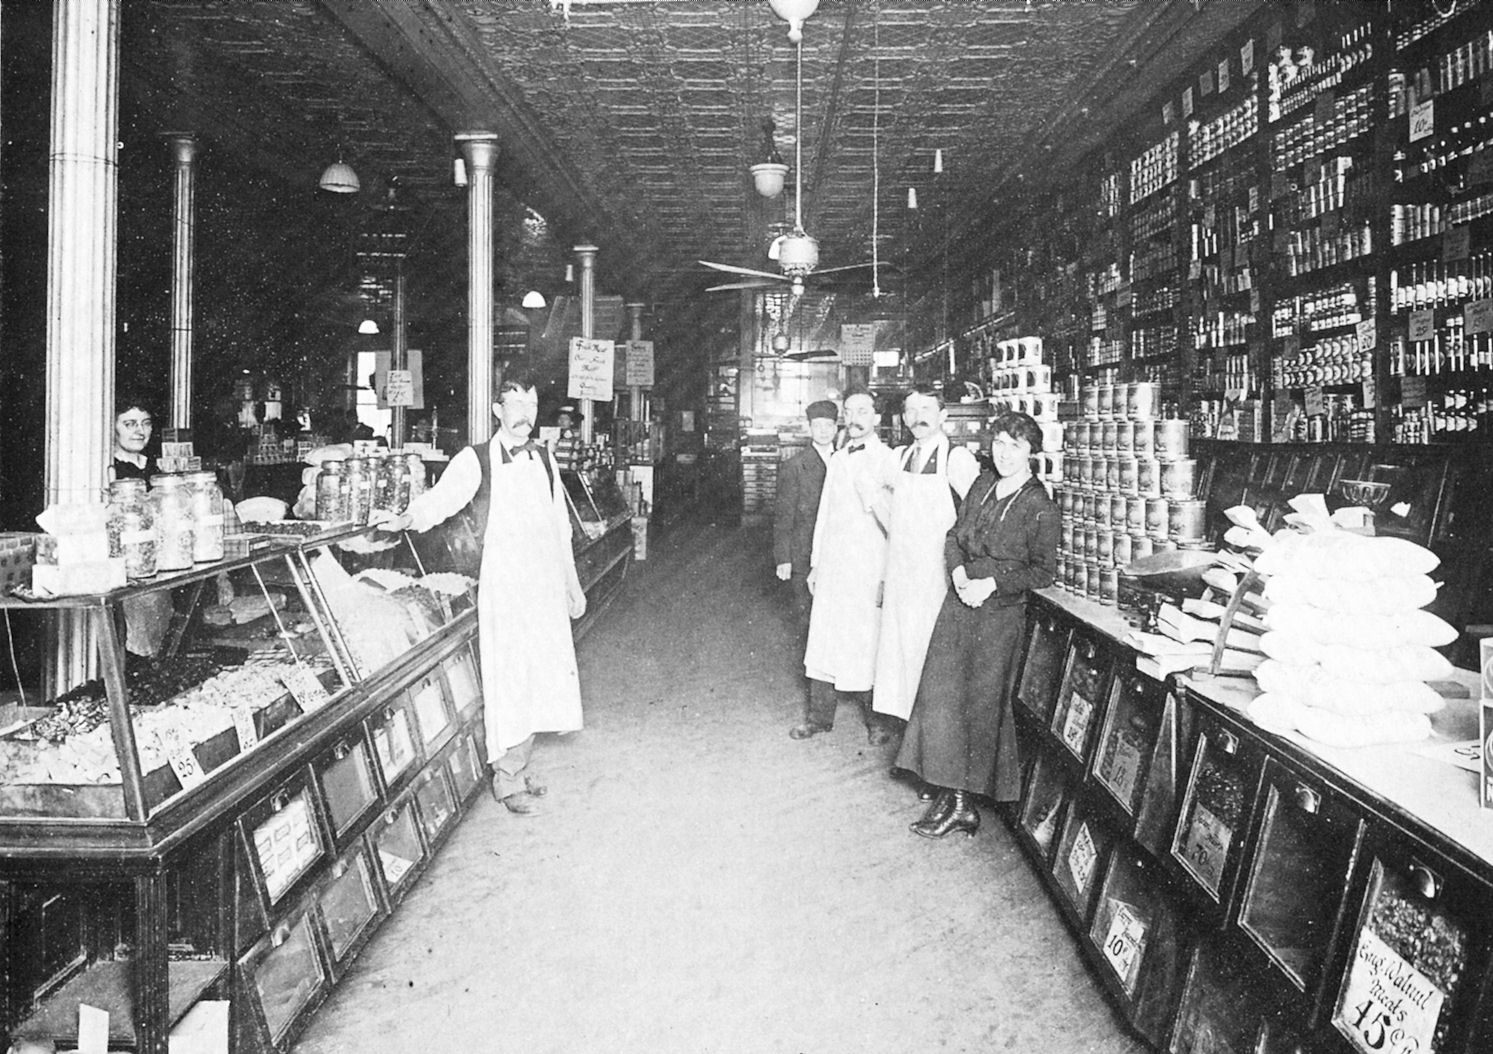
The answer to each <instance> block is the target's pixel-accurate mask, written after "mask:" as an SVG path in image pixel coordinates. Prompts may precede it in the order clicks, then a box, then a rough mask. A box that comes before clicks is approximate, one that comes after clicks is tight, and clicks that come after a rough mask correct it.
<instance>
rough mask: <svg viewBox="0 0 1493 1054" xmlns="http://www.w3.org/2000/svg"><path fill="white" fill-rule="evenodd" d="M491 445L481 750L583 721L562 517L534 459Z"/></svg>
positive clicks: (493, 750)
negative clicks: (510, 455) (506, 455)
mask: <svg viewBox="0 0 1493 1054" xmlns="http://www.w3.org/2000/svg"><path fill="white" fill-rule="evenodd" d="M502 458H503V455H502V452H501V451H500V450H498V449H497V443H496V442H494V443H493V446H492V501H491V503H490V504H489V507H488V513H487V533H486V534H484V535H483V540H482V573H481V579H480V581H481V587H480V588H479V590H478V593H477V604H478V612H477V615H478V618H477V626H478V638H479V645H480V648H481V652H482V699H483V703H482V712H483V718H484V721H485V724H486V727H487V756H488V758H489V759H492V758H496V757H498V756H499V755H500V754H501V753H502V752H503V751H505V750H507V749H508V748H509V747H511V746H513V745H514V744H516V743H522V742H523V741H524V740H525V739H527V738H528V737H529V736H531V735H533V734H534V733H535V732H570V731H574V730H575V729H578V728H580V727H581V681H580V674H579V673H578V672H577V671H576V665H575V642H574V640H573V638H572V637H571V633H570V612H569V602H568V600H567V599H566V592H565V589H566V583H567V581H568V580H569V576H570V568H571V566H572V561H573V559H574V557H573V556H572V555H571V551H570V539H569V537H568V536H567V534H568V532H567V531H566V527H567V526H568V520H562V519H560V517H562V516H566V515H568V514H567V513H566V512H565V507H564V504H563V501H564V499H563V498H562V499H560V501H561V504H560V506H559V508H558V509H557V508H556V495H555V492H554V491H553V490H552V489H551V487H550V480H549V475H548V473H546V472H545V469H544V465H543V464H542V463H540V461H539V460H538V459H537V458H532V457H520V458H518V459H517V460H514V461H510V462H508V463H507V464H504V463H503V460H502Z"/></svg>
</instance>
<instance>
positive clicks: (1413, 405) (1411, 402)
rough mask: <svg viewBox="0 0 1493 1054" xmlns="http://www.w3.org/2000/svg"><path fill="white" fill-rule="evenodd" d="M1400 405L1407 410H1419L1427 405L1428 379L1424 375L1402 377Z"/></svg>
mask: <svg viewBox="0 0 1493 1054" xmlns="http://www.w3.org/2000/svg"><path fill="white" fill-rule="evenodd" d="M1400 405H1401V406H1403V407H1404V408H1405V409H1407V410H1417V409H1419V408H1420V407H1422V406H1425V405H1426V379H1425V378H1424V377H1402V378H1400Z"/></svg>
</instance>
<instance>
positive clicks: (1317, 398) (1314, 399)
mask: <svg viewBox="0 0 1493 1054" xmlns="http://www.w3.org/2000/svg"><path fill="white" fill-rule="evenodd" d="M1304 395H1305V399H1306V416H1308V417H1318V416H1320V415H1321V414H1325V413H1326V412H1327V400H1326V399H1324V398H1323V396H1322V386H1321V385H1320V384H1314V385H1312V386H1311V387H1310V388H1308V389H1307V390H1306V392H1305V393H1304Z"/></svg>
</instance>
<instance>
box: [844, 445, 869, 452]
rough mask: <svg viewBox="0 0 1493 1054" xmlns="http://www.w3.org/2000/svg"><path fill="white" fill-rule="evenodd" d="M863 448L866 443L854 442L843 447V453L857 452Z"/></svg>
mask: <svg viewBox="0 0 1493 1054" xmlns="http://www.w3.org/2000/svg"><path fill="white" fill-rule="evenodd" d="M864 449H866V444H865V443H856V444H854V445H852V446H848V447H846V448H845V453H847V454H859V453H860V452H861V451H862V450H864Z"/></svg>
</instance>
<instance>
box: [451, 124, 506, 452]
mask: <svg viewBox="0 0 1493 1054" xmlns="http://www.w3.org/2000/svg"><path fill="white" fill-rule="evenodd" d="M456 141H457V143H459V144H460V145H461V153H462V156H463V157H464V158H465V159H466V163H467V268H468V271H467V442H469V443H485V442H486V441H487V440H488V439H490V438H492V404H493V397H492V396H493V391H492V339H493V337H492V313H493V289H492V283H493V247H494V241H493V229H492V227H493V206H492V193H493V164H494V163H495V162H496V161H497V159H498V137H497V136H496V135H494V134H493V133H491V132H463V133H461V134H460V135H458V136H457V137H456Z"/></svg>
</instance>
